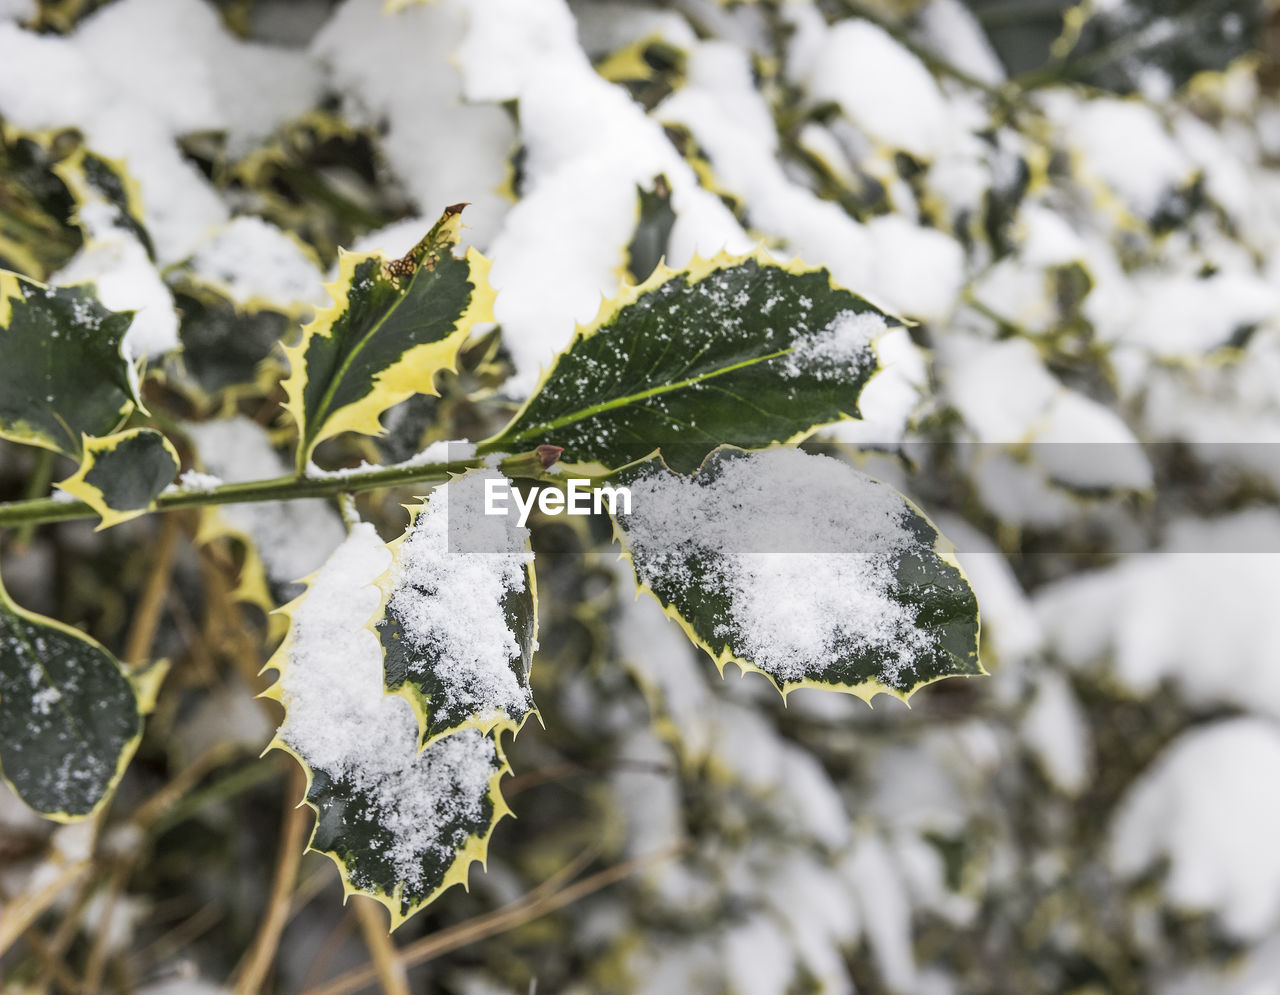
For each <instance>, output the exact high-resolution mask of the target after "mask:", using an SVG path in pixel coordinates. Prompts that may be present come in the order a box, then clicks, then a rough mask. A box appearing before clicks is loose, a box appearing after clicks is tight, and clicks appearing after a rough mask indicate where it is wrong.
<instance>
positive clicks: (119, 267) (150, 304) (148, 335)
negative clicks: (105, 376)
mask: <svg viewBox="0 0 1280 995" xmlns="http://www.w3.org/2000/svg"><path fill="white" fill-rule="evenodd" d="M49 282H50V283H53V284H56V285H58V286H62V287H69V286H73V285H75V284H78V283H93V284H94V286H95V287H96V288H97V296H98V300H100V301H101V302H102V305H103V306H104V307H107V308H110V309H111V310H112V311H134V312H136V313H135V314H134V317H133V323H132V324H131V325H130V326H129V331H128V332H127V333H126V334H125V338H124V347H125V350H126V352H127V353H128V354H129V355H130V356H132V357H135V358H138V359H141V358H144V357H146V358H149V357H155V356H162V355H164V354H165V353H167V352H172V351H173V350H174V349H177V348H178V345H179V342H178V314H177V312H176V311H175V310H174V307H173V296H172V295H171V294H170V293H169V288H168V287H166V286H165V284H164V281H163V280H161V279H160V273H159V271H158V270H157V269H156V267H155V264H154V263H152V262H151V260H150V259H149V258H148V257H147V251H146V249H144V248H143V247H142V244H141V243H140V242H139V241H138V239H137V237H136V236H135V235H134V234H133V233H131V232H129V231H126V230H125V229H123V228H115V229H109V230H104V231H102V233H101V237H99V238H95V239H93V240H91V241H90V242H89V244H88V245H86V246H85V247H84V248H83V249H81V250H80V252H79V253H77V254H76V256H75V257H74V258H73V259H72V260H71V261H70V262H69V263H67V265H66V266H64V267H63V268H62V269H60V270H59V271H58V272H57V273H54V274H53V276H51V277H50V279H49Z"/></svg>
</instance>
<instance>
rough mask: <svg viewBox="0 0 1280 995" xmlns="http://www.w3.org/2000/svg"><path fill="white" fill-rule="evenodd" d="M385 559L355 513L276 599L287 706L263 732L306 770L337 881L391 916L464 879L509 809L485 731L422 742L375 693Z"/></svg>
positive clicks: (409, 714)
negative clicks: (283, 628) (293, 587)
mask: <svg viewBox="0 0 1280 995" xmlns="http://www.w3.org/2000/svg"><path fill="white" fill-rule="evenodd" d="M406 545H407V543H406ZM392 565H393V554H392V552H391V551H390V550H389V549H388V547H387V546H386V545H385V544H383V542H382V541H381V540H380V539H379V538H378V535H377V533H376V532H375V531H374V529H373V527H372V526H371V525H366V524H360V525H357V526H355V528H353V530H352V532H351V534H350V536H349V537H348V538H347V540H346V541H345V542H344V543H343V544H342V545H341V546H339V547H338V549H337V550H336V551H335V552H334V553H333V555H332V556H331V557H330V558H329V560H328V561H327V562H326V563H325V565H324V566H323V567H322V568H321V569H320V570H319V572H318V573H316V574H315V575H314V576H313V577H312V578H311V579H310V583H309V587H308V590H307V592H306V593H305V594H304V595H303V596H302V597H300V598H298V599H297V600H296V601H294V602H293V603H292V604H291V605H289V606H288V608H287V609H286V611H287V613H288V614H289V615H290V619H291V621H290V626H289V632H288V635H287V636H286V638H285V640H284V642H283V643H282V645H281V647H280V649H279V650H278V651H277V652H276V655H275V656H274V657H272V659H271V662H270V664H269V665H270V666H272V667H275V668H276V669H277V670H278V671H279V672H280V679H279V681H277V682H276V684H275V685H273V686H272V688H271V690H270V691H269V692H268V695H269V696H271V697H274V698H276V699H277V700H278V701H280V703H281V704H282V705H283V706H284V709H285V720H284V723H283V725H281V727H280V730H279V732H278V733H277V734H276V737H275V739H274V740H273V741H272V745H273V746H275V747H277V748H279V749H283V750H286V751H288V752H289V753H291V754H292V755H293V756H294V757H296V758H297V759H298V761H299V762H300V763H301V764H302V766H303V768H304V769H305V770H306V772H307V794H306V801H307V803H308V804H309V805H310V806H311V807H312V808H313V809H315V811H316V827H315V832H314V833H313V835H312V838H311V844H310V845H311V847H312V848H313V849H316V850H319V851H322V852H324V853H327V854H328V855H329V856H330V857H332V858H333V860H334V861H335V862H336V863H337V864H338V867H339V869H340V870H341V872H342V875H343V881H344V885H345V888H346V890H347V891H348V893H350V892H358V893H360V894H363V895H368V896H369V897H371V898H374V899H376V900H377V901H379V902H381V903H382V904H383V905H385V906H386V907H387V909H388V911H389V912H390V914H391V923H392V927H393V928H394V927H395V926H396V925H398V924H399V923H401V922H403V921H404V920H405V919H406V918H408V917H409V916H411V915H413V913H414V912H416V911H418V910H419V909H421V908H422V907H423V906H425V905H427V904H428V903H429V902H431V901H433V900H434V899H435V898H436V897H437V896H438V895H439V894H440V893H441V892H443V891H444V890H445V889H446V888H449V887H450V886H452V885H454V884H458V883H465V882H466V880H467V875H468V871H469V869H470V866H471V864H472V863H473V862H474V861H477V860H479V861H481V862H483V861H484V859H485V855H486V852H487V849H488V845H489V839H490V837H491V835H492V832H493V828H494V826H495V825H496V824H497V822H498V820H499V819H501V818H502V817H503V816H504V815H506V814H509V811H510V810H509V809H508V808H507V806H506V804H505V802H504V801H503V799H502V796H501V794H500V792H499V782H500V781H501V779H502V777H503V775H504V774H506V773H507V772H508V771H509V767H508V765H507V761H506V758H505V757H504V755H503V753H502V749H501V746H500V744H499V742H498V739H497V736H496V735H494V736H486V735H484V734H483V733H482V732H481V731H480V730H479V729H476V728H463V729H459V730H457V731H455V732H453V733H451V734H449V735H444V736H441V737H439V738H437V739H435V740H434V741H433V742H432V743H431V744H430V745H429V746H428V747H427V748H426V749H425V750H420V749H419V742H420V735H419V726H418V720H417V718H416V717H415V716H414V713H413V710H412V709H411V708H410V707H409V704H408V703H407V702H406V701H405V700H404V699H403V698H400V697H398V696H395V695H387V694H386V691H385V688H384V685H383V654H382V646H381V643H380V640H379V636H378V634H377V632H376V630H375V628H374V624H375V622H376V621H377V620H378V619H379V617H380V616H381V613H382V603H383V593H382V591H381V590H379V587H378V582H379V580H380V579H381V578H382V577H383V576H384V575H385V574H386V572H387V571H388V569H389V568H391V567H392Z"/></svg>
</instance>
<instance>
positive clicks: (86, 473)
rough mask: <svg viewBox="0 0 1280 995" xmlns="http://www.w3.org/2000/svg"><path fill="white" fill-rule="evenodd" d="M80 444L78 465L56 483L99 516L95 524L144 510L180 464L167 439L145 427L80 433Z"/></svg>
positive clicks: (106, 525)
mask: <svg viewBox="0 0 1280 995" xmlns="http://www.w3.org/2000/svg"><path fill="white" fill-rule="evenodd" d="M83 448H84V456H83V457H82V459H81V462H80V469H78V470H77V471H76V472H75V473H74V474H73V475H72V476H70V477H68V478H67V479H66V480H64V481H62V483H60V484H58V487H59V488H60V489H62V490H64V491H66V492H67V493H68V494H70V495H72V496H73V497H77V498H79V499H80V500H81V501H83V502H84V503H85V504H87V505H88V506H89V507H90V508H92V509H93V510H94V511H96V512H97V513H98V515H99V516H101V518H102V523H101V524H100V525H99V526H98V528H99V529H105V528H110V527H111V526H112V525H118V524H119V523H120V522H127V521H129V519H131V518H137V517H138V516H139V515H142V514H145V513H146V512H147V511H148V510H150V509H151V508H153V507H154V506H155V499H156V498H157V497H159V496H160V492H161V491H163V490H164V489H165V488H166V487H168V486H169V484H171V483H172V482H173V478H174V477H176V476H177V475H178V470H180V469H181V468H182V463H181V461H180V460H179V459H178V453H177V451H176V450H175V449H174V448H173V444H172V443H171V442H169V440H168V439H166V438H165V437H164V436H163V435H161V434H160V433H159V432H157V431H155V430H154V429H150V428H134V429H130V430H129V431H127V432H117V433H116V434H115V435H108V436H105V437H103V438H99V439H91V438H88V437H86V438H85V440H84V447H83Z"/></svg>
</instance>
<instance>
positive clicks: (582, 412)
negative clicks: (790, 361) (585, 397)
mask: <svg viewBox="0 0 1280 995" xmlns="http://www.w3.org/2000/svg"><path fill="white" fill-rule="evenodd" d="M792 351H794V350H793V349H789V348H788V349H779V350H778V351H777V352H771V353H767V354H765V355H763V356H753V357H751V358H750V359H744V360H742V361H741V362H739V363H732V364H730V365H729V366H723V367H720V368H719V369H715V370H710V371H708V372H706V373H699V374H698V375H696V376H692V377H686V378H685V379H683V380H677V381H675V382H674V383H669V384H660V385H659V386H657V387H650V388H649V389H648V390H642V391H638V392H637V393H634V394H624V395H623V396H621V397H615V398H612V399H610V400H608V401H601V402H599V403H598V404H592V405H589V406H588V407H585V408H579V409H578V410H577V411H571V412H569V413H568V414H566V415H561V416H560V417H559V418H554V419H552V420H551V421H547V422H539V423H538V424H536V425H531V426H530V427H529V428H526V429H525V430H524V431H522V432H518V433H516V434H515V435H513V436H510V437H509V438H503V437H501V436H500V437H499V441H504V442H510V443H516V442H522V441H524V440H525V439H528V438H531V437H534V436H538V435H541V434H542V433H544V432H548V431H554V430H555V429H557V428H564V426H566V425H572V424H573V423H574V422H580V421H585V420H586V419H588V418H593V417H595V416H596V415H599V414H603V413H604V412H606V411H612V410H614V409H616V408H622V407H626V406H627V405H629V404H637V403H639V402H640V401H643V400H647V399H648V398H650V397H657V396H659V395H662V394H669V393H671V392H672V391H677V390H682V389H684V388H685V387H691V386H693V385H694V384H698V383H703V382H705V381H707V380H714V379H715V378H716V377H719V376H723V375H724V374H726V373H732V372H734V371H735V370H741V369H745V368H747V367H749V366H755V365H756V364H758V363H767V362H768V361H769V360H771V359H777V358H778V357H780V356H786V355H787V354H788V353H790V352H792Z"/></svg>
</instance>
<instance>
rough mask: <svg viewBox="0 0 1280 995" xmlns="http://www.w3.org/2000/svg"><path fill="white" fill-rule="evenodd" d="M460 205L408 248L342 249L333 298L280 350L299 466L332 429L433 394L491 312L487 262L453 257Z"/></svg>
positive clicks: (374, 424) (362, 423) (364, 424)
mask: <svg viewBox="0 0 1280 995" xmlns="http://www.w3.org/2000/svg"><path fill="white" fill-rule="evenodd" d="M464 206H465V205H463V204H457V205H454V206H453V207H450V208H448V209H446V211H445V213H444V216H443V217H441V219H440V220H439V221H438V222H436V224H435V226H434V227H433V228H432V229H431V231H430V232H428V233H427V235H426V237H425V238H423V239H422V241H421V242H419V243H418V244H417V245H416V246H414V248H413V249H411V250H410V251H409V253H408V254H407V255H406V256H404V257H403V258H402V259H396V260H387V259H383V258H382V257H381V256H379V255H377V254H376V253H363V254H352V253H344V254H343V255H342V256H341V258H340V259H339V263H338V279H337V280H336V281H335V282H334V283H332V284H330V285H329V286H328V290H329V294H330V296H331V297H332V298H333V304H332V305H331V306H330V307H327V308H325V309H323V310H321V311H320V312H319V313H318V314H317V315H316V317H315V320H314V321H312V322H311V323H310V324H308V325H307V326H306V327H305V328H304V329H303V330H302V340H301V341H300V342H299V343H298V344H297V345H295V346H291V347H289V348H288V349H286V353H287V355H288V358H289V366H290V374H289V378H288V379H287V380H286V381H285V389H286V391H287V392H288V395H289V400H288V404H287V405H286V407H287V409H288V410H289V412H290V413H291V414H292V415H293V418H294V421H295V422H296V423H297V426H298V436H299V438H298V465H299V467H304V466H305V465H306V463H307V461H308V460H309V459H310V457H311V453H312V451H313V450H314V449H315V447H316V445H317V444H319V443H320V442H321V441H323V440H324V439H327V438H329V437H330V436H333V435H337V434H338V433H339V432H362V433H364V434H366V435H378V434H380V433H381V432H382V425H381V423H380V422H379V420H378V419H379V416H380V415H381V414H382V413H383V412H384V411H386V410H387V409H388V408H390V407H391V406H392V405H395V404H398V403H399V402H401V401H403V400H405V399H406V398H408V397H410V396H412V395H414V394H434V393H436V392H437V391H436V386H435V378H436V376H437V375H438V374H439V373H440V372H441V371H443V370H453V369H454V368H455V363H456V360H457V354H458V350H459V349H460V348H461V347H462V343H463V342H464V341H465V340H466V338H467V334H468V333H469V332H470V330H471V328H472V327H473V326H474V325H475V324H476V323H477V322H481V321H490V320H492V318H493V306H492V305H493V291H492V289H491V288H490V286H489V280H488V272H489V262H488V260H487V259H485V258H484V257H483V256H481V255H480V254H479V253H478V252H476V251H475V250H474V249H468V250H467V252H466V254H465V255H463V256H455V255H454V252H453V250H454V247H455V246H456V245H457V244H458V236H459V229H460V227H461V219H460V214H461V212H462V208H463V207H464Z"/></svg>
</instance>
